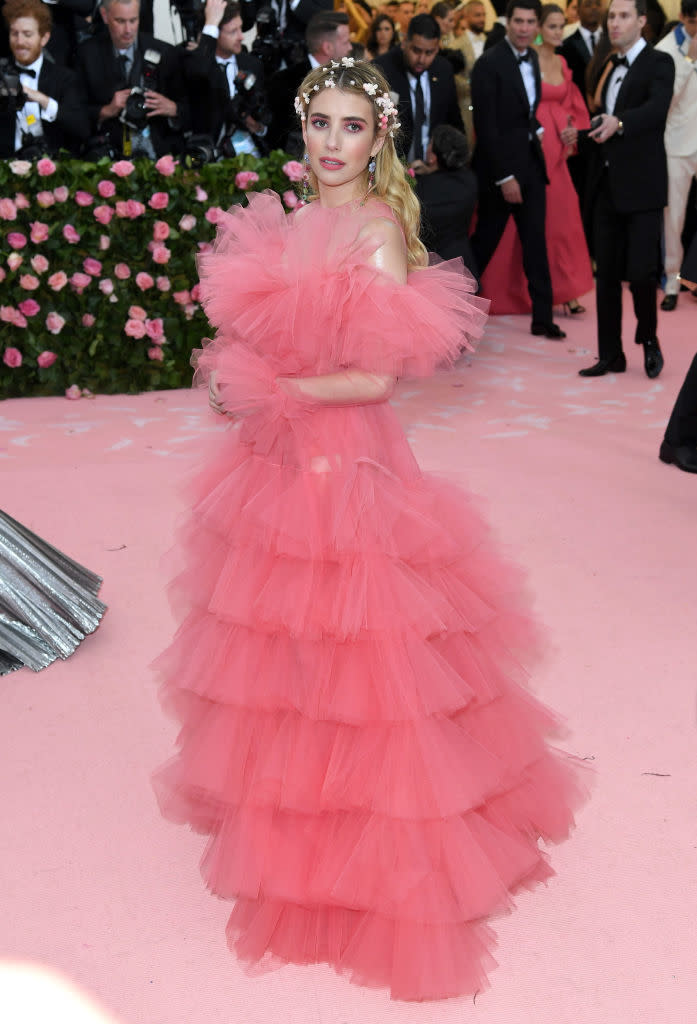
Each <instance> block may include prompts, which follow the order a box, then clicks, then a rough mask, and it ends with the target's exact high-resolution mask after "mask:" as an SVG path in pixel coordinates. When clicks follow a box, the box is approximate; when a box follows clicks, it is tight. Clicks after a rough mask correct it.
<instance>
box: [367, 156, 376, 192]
mask: <svg viewBox="0 0 697 1024" xmlns="http://www.w3.org/2000/svg"><path fill="white" fill-rule="evenodd" d="M374 185H375V157H372V159H371V161H370V163H369V164H368V191H369V192H370V190H371V189H372V188H373V186H374Z"/></svg>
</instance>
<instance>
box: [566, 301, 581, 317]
mask: <svg viewBox="0 0 697 1024" xmlns="http://www.w3.org/2000/svg"><path fill="white" fill-rule="evenodd" d="M564 312H565V313H566V315H567V316H577V315H578V314H579V313H585V312H586V307H585V306H582V305H581V304H580V302H578V300H577V299H572V300H571V302H565V303H564Z"/></svg>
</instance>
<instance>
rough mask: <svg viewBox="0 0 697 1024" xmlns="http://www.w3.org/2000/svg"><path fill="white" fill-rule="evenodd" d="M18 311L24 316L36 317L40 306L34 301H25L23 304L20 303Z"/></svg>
mask: <svg viewBox="0 0 697 1024" xmlns="http://www.w3.org/2000/svg"><path fill="white" fill-rule="evenodd" d="M19 309H20V312H21V313H24V315H25V316H36V314H37V313H38V312H39V310H40V309H41V306H40V305H39V303H38V302H37V301H36V299H25V300H24V301H23V302H20V304H19Z"/></svg>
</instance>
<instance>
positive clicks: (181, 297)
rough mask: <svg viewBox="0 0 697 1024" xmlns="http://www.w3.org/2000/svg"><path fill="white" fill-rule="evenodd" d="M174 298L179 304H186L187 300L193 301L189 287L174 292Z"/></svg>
mask: <svg viewBox="0 0 697 1024" xmlns="http://www.w3.org/2000/svg"><path fill="white" fill-rule="evenodd" d="M172 298H173V299H174V301H175V302H176V304H177V305H178V306H185V305H186V304H187V302H191V292H190V291H188V289H187V290H186V291H183V292H174V294H173V295H172Z"/></svg>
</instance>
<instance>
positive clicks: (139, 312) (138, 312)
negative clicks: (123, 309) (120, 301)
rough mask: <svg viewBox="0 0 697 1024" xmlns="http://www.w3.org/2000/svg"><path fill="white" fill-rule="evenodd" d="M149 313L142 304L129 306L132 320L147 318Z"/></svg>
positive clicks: (129, 314)
mask: <svg viewBox="0 0 697 1024" xmlns="http://www.w3.org/2000/svg"><path fill="white" fill-rule="evenodd" d="M147 315H148V314H147V313H146V312H145V310H144V309H143V307H142V306H129V309H128V316H129V318H130V319H131V320H145V318H146V317H147Z"/></svg>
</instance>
